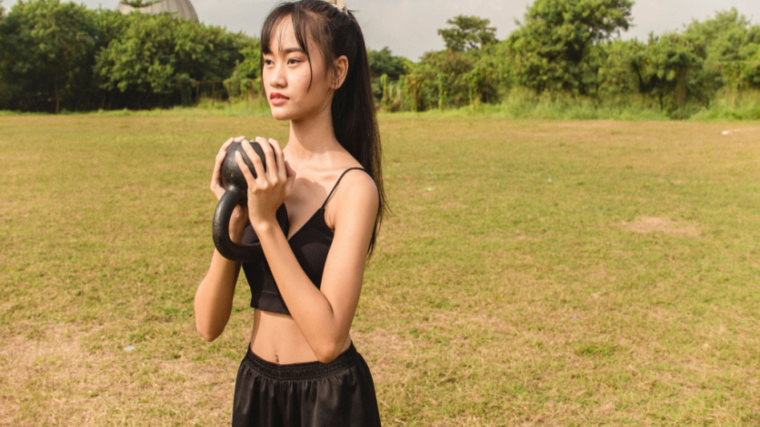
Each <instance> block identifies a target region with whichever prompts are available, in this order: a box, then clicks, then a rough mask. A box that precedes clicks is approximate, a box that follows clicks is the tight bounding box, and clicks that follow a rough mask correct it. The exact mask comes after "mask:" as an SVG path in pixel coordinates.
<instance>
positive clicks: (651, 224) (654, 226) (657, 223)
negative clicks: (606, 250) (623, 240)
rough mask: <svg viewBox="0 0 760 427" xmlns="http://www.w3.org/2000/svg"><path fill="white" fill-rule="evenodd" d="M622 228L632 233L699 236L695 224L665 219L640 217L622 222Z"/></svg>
mask: <svg viewBox="0 0 760 427" xmlns="http://www.w3.org/2000/svg"><path fill="white" fill-rule="evenodd" d="M622 228H623V229H624V230H628V231H633V232H634V233H664V234H669V235H674V236H690V237H696V236H698V235H699V228H698V227H697V226H696V225H695V224H691V223H684V222H677V221H673V220H672V219H670V218H667V217H655V216H642V217H638V218H636V219H635V220H634V221H633V222H625V221H623V223H622Z"/></svg>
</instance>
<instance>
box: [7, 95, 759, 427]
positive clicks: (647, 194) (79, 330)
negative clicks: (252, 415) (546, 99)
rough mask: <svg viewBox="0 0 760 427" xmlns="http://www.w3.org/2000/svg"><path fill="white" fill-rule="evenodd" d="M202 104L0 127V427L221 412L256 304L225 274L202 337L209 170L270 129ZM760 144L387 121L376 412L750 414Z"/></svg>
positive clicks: (640, 130) (373, 355) (737, 131)
mask: <svg viewBox="0 0 760 427" xmlns="http://www.w3.org/2000/svg"><path fill="white" fill-rule="evenodd" d="M228 107H229V106H228ZM215 108H217V107H215V106H211V107H209V108H206V109H188V110H181V109H180V110H173V111H154V112H147V113H134V112H108V113H93V114H74V115H61V116H44V115H4V116H2V117H0V159H2V162H3V168H2V170H0V239H2V242H3V249H2V256H0V340H2V343H3V345H2V346H0V369H2V371H3V372H4V375H3V376H2V377H1V378H0V424H9V425H40V424H42V425H49V424H64V425H78V424H96V425H101V424H111V423H114V422H115V423H118V424H135V425H142V424H172V425H175V424H180V425H220V424H222V425H223V424H227V423H229V417H230V412H231V400H232V393H233V387H234V380H235V373H236V369H237V365H238V363H239V361H240V359H241V358H242V357H243V354H244V351H245V345H246V343H247V340H248V337H249V336H250V328H251V322H252V313H251V310H250V309H249V308H248V304H249V300H250V292H249V291H248V289H247V285H246V284H245V282H244V279H241V281H240V283H239V284H238V287H237V289H236V298H235V303H234V308H233V314H232V318H231V320H230V323H229V325H228V327H227V330H226V331H225V333H224V334H223V335H222V336H221V337H220V339H219V340H217V341H215V342H214V343H211V344H208V343H205V342H204V341H203V340H202V339H201V338H200V336H198V335H197V334H196V332H195V330H194V324H193V307H192V301H193V296H194V292H195V289H196V286H197V284H198V282H199V281H200V280H201V278H202V276H203V274H204V273H205V271H206V268H207V267H208V262H209V259H210V256H211V252H212V249H213V243H212V240H211V217H212V214H213V210H214V207H215V199H214V197H213V195H212V194H211V192H210V191H209V190H208V181H209V178H210V175H211V167H212V164H213V158H214V155H215V153H216V152H217V150H218V148H219V146H220V144H221V143H222V142H223V141H224V140H225V139H227V138H229V137H230V136H233V135H241V134H245V135H247V136H249V137H253V136H257V135H262V136H269V137H273V138H276V139H279V140H283V141H284V140H286V139H287V131H288V127H287V123H278V122H275V121H273V120H272V119H270V118H268V117H266V115H263V114H262V115H258V114H251V115H249V116H246V115H245V114H244V113H243V112H241V113H240V116H237V114H238V113H232V112H230V111H224V110H223V109H219V110H215ZM233 108H236V107H235V106H234V105H233ZM239 108H241V110H242V111H247V110H244V108H247V107H242V106H239ZM726 130H729V131H730V132H729V133H726V134H724V133H725V132H724V131H726ZM758 130H760V123H758V122H742V123H725V122H718V123H700V122H668V121H654V122H643V121H630V122H627V121H616V122H613V121H599V120H586V121H562V120H551V121H544V120H510V119H505V118H503V117H499V116H498V114H496V112H495V113H494V114H493V115H491V116H487V117H482V116H476V115H470V114H468V113H466V112H457V113H449V112H445V113H440V114H427V113H426V114H399V115H395V114H394V115H383V116H381V131H382V136H383V144H384V155H385V157H384V162H385V163H384V166H385V167H384V174H385V176H386V188H387V190H388V196H389V202H390V207H391V209H392V211H393V214H392V215H391V216H389V217H388V219H387V221H386V223H385V224H384V226H383V229H382V231H381V234H380V237H379V240H378V243H377V249H376V251H375V255H374V257H373V259H372V260H371V262H370V264H369V267H368V270H367V273H366V276H365V285H364V288H363V294H362V299H361V301H360V306H359V309H358V312H357V315H356V320H355V322H354V325H353V329H352V336H353V338H354V342H355V343H356V346H357V348H358V349H359V351H360V352H362V353H363V354H364V356H365V357H366V359H367V360H368V362H369V364H370V366H371V368H372V372H373V375H374V377H375V381H376V386H377V393H378V399H379V403H380V409H381V416H382V418H383V421H384V423H385V424H386V425H419V426H423V425H425V426H426V425H467V426H474V425H477V426H481V425H483V426H487V425H535V424H550V425H588V424H609V425H619V424H633V425H650V424H658V425H659V424H669V425H682V424H687V425H691V424H717V425H740V424H745V425H752V424H755V423H756V422H757V420H758V419H759V418H758V417H760V403H759V402H760V394H759V393H760V392H759V390H760V383H758V380H757V379H758V378H760V364H758V362H757V349H758V348H760V338H759V336H758V334H757V331H758V330H759V329H758V328H760V312H759V311H758V310H757V307H760V293H758V292H757V285H758V277H760V262H758V259H760V253H758V252H759V251H758V242H759V241H760V198H759V197H758V194H760V168H758V167H757V166H758V161H759V160H760V145H758V144H757V138H756V135H757V132H758ZM41 402H45V405H46V406H45V411H40V404H41Z"/></svg>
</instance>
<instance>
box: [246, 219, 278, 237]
mask: <svg viewBox="0 0 760 427" xmlns="http://www.w3.org/2000/svg"><path fill="white" fill-rule="evenodd" d="M251 226H252V227H253V230H254V231H255V232H256V235H259V236H260V235H262V234H267V233H270V232H272V230H274V229H279V228H280V226H279V224H278V223H277V218H276V217H274V216H272V217H271V218H269V217H264V218H258V219H256V220H253V219H251Z"/></svg>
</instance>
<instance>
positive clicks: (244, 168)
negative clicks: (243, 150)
mask: <svg viewBox="0 0 760 427" xmlns="http://www.w3.org/2000/svg"><path fill="white" fill-rule="evenodd" d="M235 163H237V165H238V167H239V168H240V172H243V177H244V178H245V182H246V183H247V184H248V189H249V190H250V189H251V186H253V185H255V184H256V178H254V177H253V174H252V173H251V169H249V168H248V165H246V164H245V161H244V160H243V155H242V154H240V151H236V152H235Z"/></svg>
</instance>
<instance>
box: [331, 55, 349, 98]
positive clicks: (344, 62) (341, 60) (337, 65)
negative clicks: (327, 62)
mask: <svg viewBox="0 0 760 427" xmlns="http://www.w3.org/2000/svg"><path fill="white" fill-rule="evenodd" d="M347 75H348V58H346V55H341V56H339V57H338V58H337V59H336V60H335V61H334V62H333V72H332V76H331V80H332V81H331V82H330V89H333V90H338V89H340V87H341V86H343V82H345V81H346V76H347Z"/></svg>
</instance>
